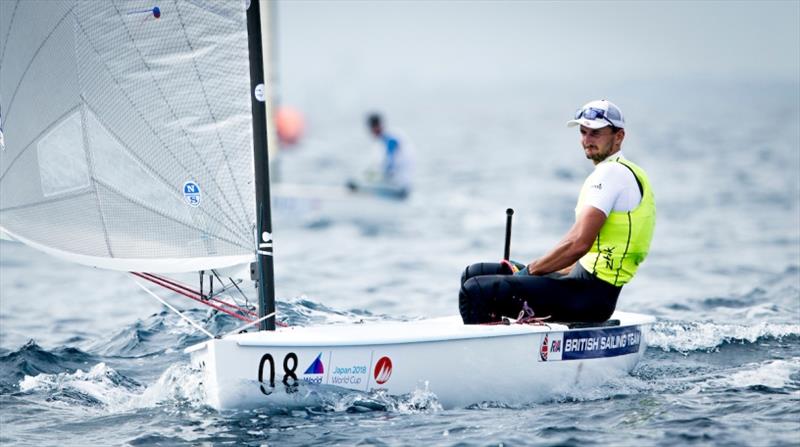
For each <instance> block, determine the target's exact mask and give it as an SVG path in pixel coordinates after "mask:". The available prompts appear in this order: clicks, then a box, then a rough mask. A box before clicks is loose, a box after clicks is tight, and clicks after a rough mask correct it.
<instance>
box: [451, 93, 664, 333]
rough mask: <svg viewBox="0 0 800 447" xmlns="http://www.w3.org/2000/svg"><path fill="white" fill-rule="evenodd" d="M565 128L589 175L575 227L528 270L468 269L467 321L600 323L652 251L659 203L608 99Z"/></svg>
mask: <svg viewBox="0 0 800 447" xmlns="http://www.w3.org/2000/svg"><path fill="white" fill-rule="evenodd" d="M567 125H568V126H569V127H575V126H580V139H581V145H582V147H583V151H584V153H585V155H586V158H588V159H590V160H592V162H593V163H594V165H595V169H594V171H593V172H592V173H591V174H590V175H589V177H588V178H587V179H586V181H585V182H584V184H583V187H582V189H581V192H580V196H579V197H578V203H577V206H576V207H575V216H576V219H575V224H574V225H573V226H572V228H571V229H570V230H569V231H568V232H567V234H566V235H565V236H564V237H563V238H562V239H561V241H560V242H559V243H558V244H556V246H555V247H553V248H552V249H551V250H550V251H549V252H547V253H546V254H545V255H544V256H542V257H540V258H538V259H535V260H534V261H532V262H530V263H529V264H528V265H523V264H519V263H514V262H508V261H503V262H500V263H478V264H473V265H470V266H469V267H467V269H466V270H465V271H464V274H463V275H462V277H461V290H460V293H459V310H460V311H461V317H462V319H463V320H464V323H467V324H479V323H489V322H495V321H500V320H501V319H502V317H510V318H528V317H531V316H533V317H535V318H546V317H549V319H550V320H552V321H581V322H602V321H606V320H608V319H609V318H610V317H611V315H612V314H613V313H614V309H615V307H616V304H617V297H618V296H619V293H620V291H621V290H622V286H623V285H624V284H626V283H627V282H628V281H630V280H631V278H633V276H634V274H635V273H636V270H637V268H638V266H639V264H641V263H642V261H644V259H645V257H646V256H647V253H648V251H649V248H650V241H651V239H652V237H653V230H654V228H655V217H656V204H655V198H654V196H653V191H652V189H651V187H650V181H649V180H648V177H647V174H646V173H645V171H644V170H643V169H642V168H640V167H639V166H637V165H636V164H634V163H632V162H631V161H629V160H627V159H626V158H625V157H624V156H623V154H622V141H623V140H624V138H625V119H624V117H623V115H622V111H621V110H620V109H619V107H617V106H616V105H614V104H613V103H611V102H610V101H607V100H598V101H592V102H589V103H588V104H586V105H584V106H583V107H581V108H580V109H579V110H578V112H577V114H576V115H575V118H574V119H573V120H570V121H569V122H568V123H567Z"/></svg>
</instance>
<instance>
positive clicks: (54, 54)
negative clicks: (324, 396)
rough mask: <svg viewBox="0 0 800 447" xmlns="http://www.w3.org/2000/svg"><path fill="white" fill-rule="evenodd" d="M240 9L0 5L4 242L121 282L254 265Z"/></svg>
mask: <svg viewBox="0 0 800 447" xmlns="http://www.w3.org/2000/svg"><path fill="white" fill-rule="evenodd" d="M245 8H246V5H245V1H244V0H241V1H224V2H222V1H216V0H185V1H175V0H173V1H170V0H166V1H161V2H158V6H157V8H156V7H154V4H153V3H152V2H147V1H136V0H132V1H119V0H114V1H102V2H100V1H77V0H62V1H55V0H54V1H47V2H37V1H11V0H4V1H2V2H0V114H2V118H0V120H1V122H2V132H3V136H4V142H5V145H4V148H2V150H0V229H2V230H3V231H4V232H6V233H8V234H9V235H11V236H12V237H13V238H15V239H17V240H20V241H22V242H24V243H27V244H29V245H31V246H33V247H36V248H39V249H41V250H44V251H47V252H49V253H51V254H54V255H57V256H61V257H65V258H68V259H70V260H72V261H76V262H81V263H85V264H89V265H94V266H98V267H103V268H110V269H117V270H145V271H173V272H174V271H189V270H199V269H206V268H213V267H222V266H227V265H233V264H238V263H243V262H249V261H250V260H251V259H253V253H254V247H255V238H254V222H255V217H254V216H255V204H254V186H253V155H252V151H253V136H252V132H253V131H252V114H251V103H250V78H249V64H248V44H247V26H246V9H245Z"/></svg>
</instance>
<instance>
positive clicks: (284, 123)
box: [275, 106, 304, 145]
mask: <svg viewBox="0 0 800 447" xmlns="http://www.w3.org/2000/svg"><path fill="white" fill-rule="evenodd" d="M275 127H276V128H277V131H278V132H277V133H278V139H279V140H280V142H281V144H285V145H293V144H296V143H297V141H298V140H299V139H300V137H301V136H302V135H303V127H304V123H303V115H302V114H301V113H300V112H299V111H297V110H295V109H293V108H291V107H286V106H281V107H278V109H277V110H276V111H275Z"/></svg>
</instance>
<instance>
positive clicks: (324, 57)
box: [278, 0, 800, 82]
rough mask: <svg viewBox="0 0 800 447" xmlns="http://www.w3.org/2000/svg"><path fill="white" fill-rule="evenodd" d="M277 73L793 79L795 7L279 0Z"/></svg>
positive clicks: (797, 39) (799, 65)
mask: <svg viewBox="0 0 800 447" xmlns="http://www.w3.org/2000/svg"><path fill="white" fill-rule="evenodd" d="M278 11H279V20H280V23H279V48H280V53H279V62H280V64H279V67H280V69H279V70H280V73H281V76H282V77H284V78H287V77H288V78H291V79H294V80H298V81H302V80H304V79H308V80H311V79H313V78H314V74H315V73H318V72H319V71H320V70H324V71H325V72H326V73H329V74H330V73H339V74H340V75H341V76H343V77H344V76H353V77H356V78H360V77H367V78H383V79H406V80H414V79H417V80H423V81H427V82H431V81H438V82H446V81H448V80H465V79H466V80H475V79H478V80H480V79H483V80H489V81H492V80H495V81H496V80H517V79H531V78H534V79H542V80H575V81H580V80H584V79H587V78H591V79H594V80H621V79H652V78H675V77H677V78H690V79H697V78H701V79H706V80H717V79H720V80H730V79H750V80H753V79H757V80H782V81H796V82H800V1H798V0H786V1H758V2H756V1H696V2H691V1H641V2H636V1H616V2H615V1H610V2H609V1H598V2H584V1H561V2H544V1H492V2H485V1H399V0H398V1H392V0H383V1H367V0H356V1H306V0H299V1H298V0H292V1H285V0H284V1H282V2H280V3H279V6H278Z"/></svg>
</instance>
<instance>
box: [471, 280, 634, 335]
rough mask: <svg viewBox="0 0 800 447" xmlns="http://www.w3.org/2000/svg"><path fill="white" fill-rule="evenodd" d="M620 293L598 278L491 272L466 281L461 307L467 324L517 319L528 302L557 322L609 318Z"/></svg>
mask: <svg viewBox="0 0 800 447" xmlns="http://www.w3.org/2000/svg"><path fill="white" fill-rule="evenodd" d="M618 295H619V289H618V288H612V287H611V286H610V285H608V284H605V283H602V282H600V280H597V279H593V280H590V281H588V280H579V279H557V278H553V277H546V276H519V275H515V276H508V275H487V276H477V277H473V278H470V279H467V280H466V281H465V282H464V284H463V285H462V287H461V291H460V293H459V310H460V312H461V318H462V319H463V320H464V323H466V324H479V323H488V322H492V321H499V320H500V319H501V318H502V317H510V318H517V317H518V316H519V313H520V311H521V310H522V309H523V307H524V305H525V303H527V305H528V307H529V308H531V309H533V311H534V314H535V316H537V317H547V316H550V318H551V320H553V321H605V320H607V319H608V318H609V317H610V316H611V314H612V313H613V312H614V307H615V306H616V301H617V296H618Z"/></svg>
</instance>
